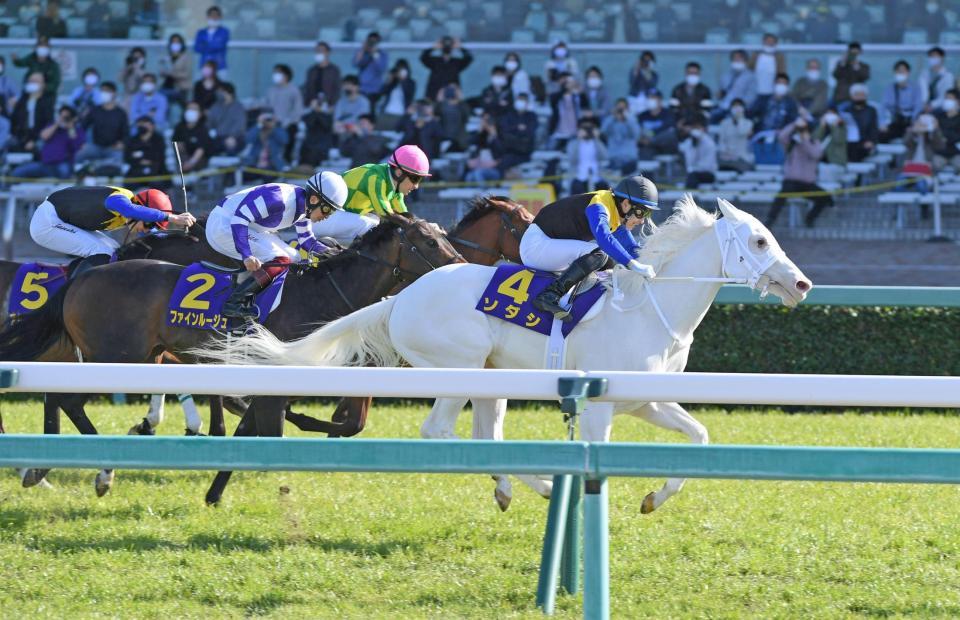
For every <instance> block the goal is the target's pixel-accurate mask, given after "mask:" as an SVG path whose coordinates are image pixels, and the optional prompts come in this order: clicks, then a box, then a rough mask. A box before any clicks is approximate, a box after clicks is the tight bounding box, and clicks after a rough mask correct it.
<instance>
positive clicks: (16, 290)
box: [7, 263, 67, 316]
mask: <svg viewBox="0 0 960 620" xmlns="http://www.w3.org/2000/svg"><path fill="white" fill-rule="evenodd" d="M66 283H67V268H66V267H65V266H63V265H47V264H44V263H24V264H23V265H20V268H19V269H17V273H16V275H14V277H13V282H12V283H11V284H10V301H9V303H8V304H7V312H8V313H9V314H10V315H11V316H17V315H21V314H29V313H30V312H33V311H34V310H39V309H40V308H41V307H43V305H44V304H46V303H47V301H49V299H50V298H51V297H53V295H54V294H55V293H56V292H57V291H58V290H60V287H61V286H63V285H64V284H66Z"/></svg>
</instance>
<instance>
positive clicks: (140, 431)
mask: <svg viewBox="0 0 960 620" xmlns="http://www.w3.org/2000/svg"><path fill="white" fill-rule="evenodd" d="M156 434H157V431H155V430H154V429H153V427H152V426H150V421H149V420H147V419H146V418H144V419H143V421H142V422H140V424H136V425H134V426H131V427H130V430H129V431H127V435H145V436H148V437H150V436H153V435H156Z"/></svg>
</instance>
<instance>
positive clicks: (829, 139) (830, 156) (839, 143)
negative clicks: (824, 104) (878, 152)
mask: <svg viewBox="0 0 960 620" xmlns="http://www.w3.org/2000/svg"><path fill="white" fill-rule="evenodd" d="M813 140H814V141H815V142H821V143H823V145H824V156H823V159H824V161H826V162H827V163H828V164H831V165H833V166H838V167H840V168H839V170H840V172H841V173H842V172H843V167H845V166H846V165H847V125H846V122H845V121H844V119H843V116H841V115H840V113H839V112H838V111H837V109H836V108H835V107H830V108H827V110H826V112H824V114H823V116H821V117H820V124H819V125H817V128H816V130H815V131H814V132H813Z"/></svg>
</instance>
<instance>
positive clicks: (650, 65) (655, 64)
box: [647, 60, 657, 71]
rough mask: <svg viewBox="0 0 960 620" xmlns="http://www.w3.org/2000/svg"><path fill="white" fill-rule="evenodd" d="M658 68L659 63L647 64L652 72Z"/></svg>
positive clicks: (651, 62)
mask: <svg viewBox="0 0 960 620" xmlns="http://www.w3.org/2000/svg"><path fill="white" fill-rule="evenodd" d="M656 68H657V63H655V62H653V61H652V60H651V61H650V62H648V63H647V69H649V70H650V71H653V70H654V69H656Z"/></svg>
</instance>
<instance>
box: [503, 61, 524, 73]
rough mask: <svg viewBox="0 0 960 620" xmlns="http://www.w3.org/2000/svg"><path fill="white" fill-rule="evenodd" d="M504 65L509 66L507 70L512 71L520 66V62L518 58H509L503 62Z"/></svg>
mask: <svg viewBox="0 0 960 620" xmlns="http://www.w3.org/2000/svg"><path fill="white" fill-rule="evenodd" d="M503 66H504V67H506V68H507V71H510V72H511V73H512V72H514V71H516V70H517V69H519V68H520V63H519V62H517V61H516V60H508V61H507V62H505V63H503Z"/></svg>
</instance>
